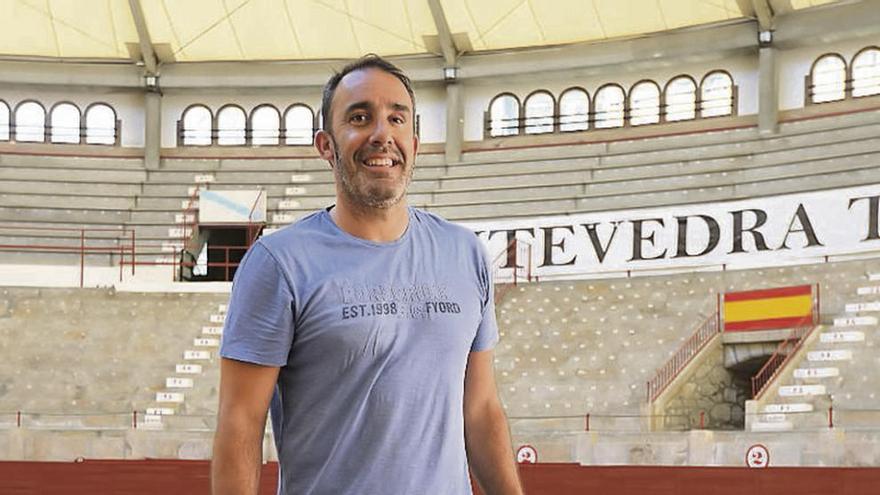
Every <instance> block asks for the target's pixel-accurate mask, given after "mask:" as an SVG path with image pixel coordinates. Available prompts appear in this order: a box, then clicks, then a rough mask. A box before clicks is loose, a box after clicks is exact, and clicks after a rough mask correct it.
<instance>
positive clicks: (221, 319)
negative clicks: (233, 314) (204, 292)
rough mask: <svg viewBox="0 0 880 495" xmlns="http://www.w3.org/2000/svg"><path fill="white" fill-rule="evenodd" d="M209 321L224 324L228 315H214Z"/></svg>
mask: <svg viewBox="0 0 880 495" xmlns="http://www.w3.org/2000/svg"><path fill="white" fill-rule="evenodd" d="M209 321H210V322H211V323H223V322H224V321H226V315H219V314H213V315H211V316H210V318H209Z"/></svg>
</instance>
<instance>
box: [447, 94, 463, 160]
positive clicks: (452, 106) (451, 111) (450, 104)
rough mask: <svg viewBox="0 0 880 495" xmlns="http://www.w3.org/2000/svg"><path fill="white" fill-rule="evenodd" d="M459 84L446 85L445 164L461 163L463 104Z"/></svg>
mask: <svg viewBox="0 0 880 495" xmlns="http://www.w3.org/2000/svg"><path fill="white" fill-rule="evenodd" d="M461 86H462V85H461V83H457V82H450V83H448V84H447V85H446V147H445V149H444V152H445V154H446V163H458V162H460V161H461V148H462V142H463V141H464V103H463V100H464V99H463V98H462V94H461V93H462V87H461Z"/></svg>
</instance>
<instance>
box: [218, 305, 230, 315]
mask: <svg viewBox="0 0 880 495" xmlns="http://www.w3.org/2000/svg"><path fill="white" fill-rule="evenodd" d="M227 309H229V307H228V306H227V305H225V304H219V305H217V312H218V313H221V314H226V310H227Z"/></svg>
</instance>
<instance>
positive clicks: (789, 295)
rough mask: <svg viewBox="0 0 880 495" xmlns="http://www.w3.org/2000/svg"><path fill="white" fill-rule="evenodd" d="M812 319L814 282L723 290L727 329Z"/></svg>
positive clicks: (789, 325)
mask: <svg viewBox="0 0 880 495" xmlns="http://www.w3.org/2000/svg"><path fill="white" fill-rule="evenodd" d="M812 321H813V286H811V285H798V286H795V287H779V288H776V289H762V290H750V291H744V292H730V293H727V294H724V331H726V332H737V331H743V330H772V329H777V328H792V327H797V326H802V325H809V324H811V323H812Z"/></svg>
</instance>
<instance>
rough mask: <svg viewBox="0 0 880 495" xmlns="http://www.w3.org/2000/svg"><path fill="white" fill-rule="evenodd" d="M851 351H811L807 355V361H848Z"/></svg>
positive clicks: (850, 358)
mask: <svg viewBox="0 0 880 495" xmlns="http://www.w3.org/2000/svg"><path fill="white" fill-rule="evenodd" d="M850 360H852V351H850V350H848V349H834V350H828V351H811V352H808V353H807V361H850Z"/></svg>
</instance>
